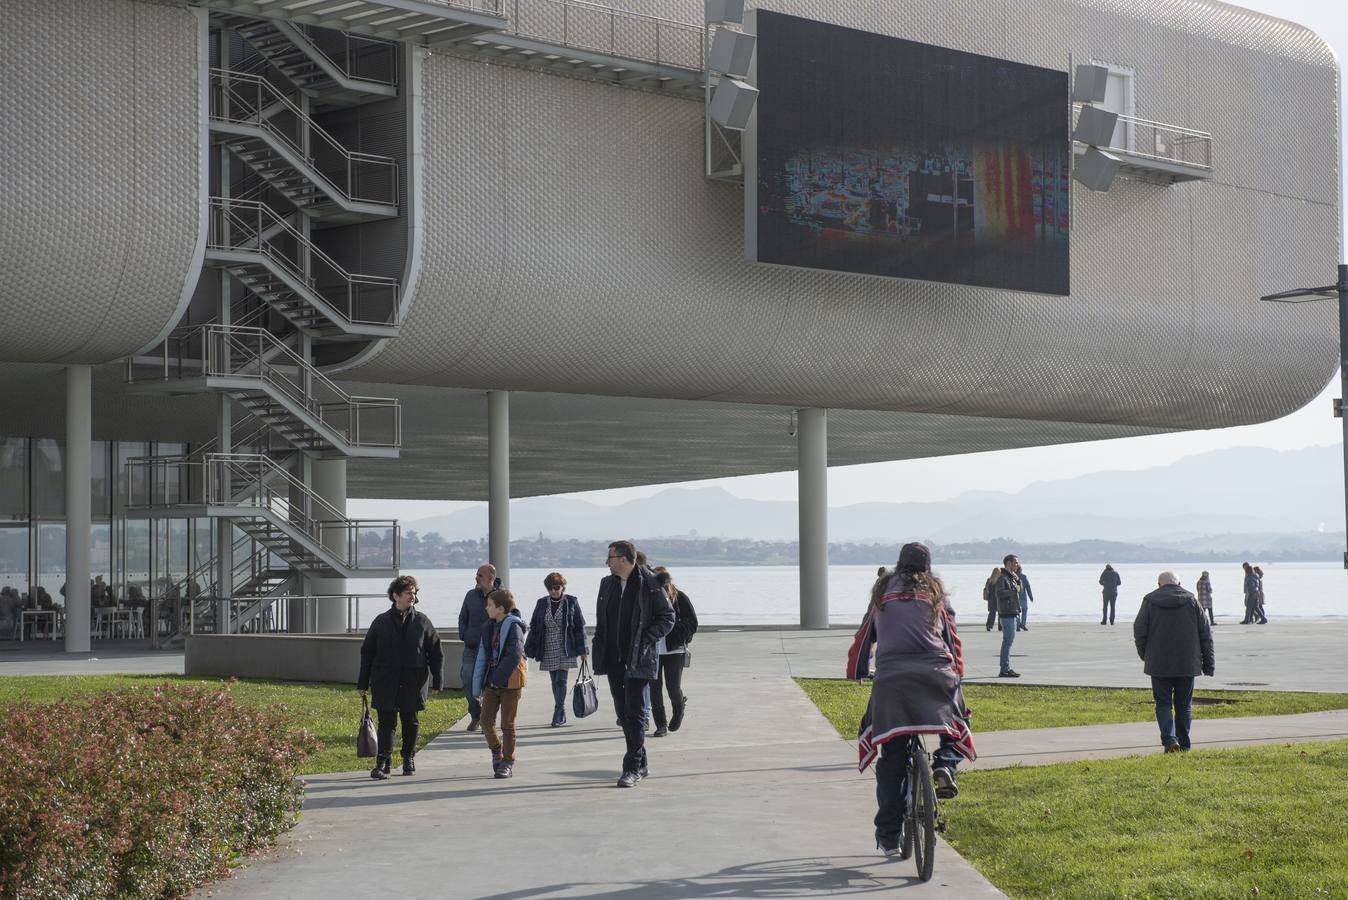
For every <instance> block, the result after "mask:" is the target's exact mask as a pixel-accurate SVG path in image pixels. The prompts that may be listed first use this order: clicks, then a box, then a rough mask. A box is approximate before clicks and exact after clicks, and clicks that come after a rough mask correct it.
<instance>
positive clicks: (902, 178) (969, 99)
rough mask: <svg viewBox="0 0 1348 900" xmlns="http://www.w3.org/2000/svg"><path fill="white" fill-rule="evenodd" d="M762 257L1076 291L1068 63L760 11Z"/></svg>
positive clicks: (753, 240)
mask: <svg viewBox="0 0 1348 900" xmlns="http://www.w3.org/2000/svg"><path fill="white" fill-rule="evenodd" d="M756 27H757V30H758V48H757V51H756V52H757V87H758V89H759V96H758V104H757V109H756V112H757V116H756V118H757V121H756V124H755V125H753V126H751V127H752V128H753V137H752V141H753V142H754V143H756V151H755V152H754V153H753V156H752V158H753V161H754V162H755V163H756V170H757V171H756V172H754V171H753V170H754V168H755V166H751V167H750V174H749V175H748V176H746V177H749V178H752V179H753V182H754V186H755V187H756V196H755V193H754V192H751V195H750V196H751V203H752V205H753V206H754V207H755V208H754V209H751V210H750V215H749V217H748V218H749V219H750V221H749V223H748V226H749V228H750V229H751V233H750V237H749V242H748V244H749V247H750V248H751V254H752V258H755V259H757V261H759V262H765V263H774V264H778V265H787V266H803V267H807V268H815V269H831V270H835V271H842V272H858V273H862V274H867V275H883V276H892V277H898V278H916V279H923V280H928V281H944V282H953V283H957V284H968V285H978V286H983V287H995V288H1003V289H1008V290H1018V291H1033V292H1037V293H1047V294H1067V293H1069V290H1068V289H1069V267H1068V234H1069V230H1070V225H1071V220H1070V210H1069V206H1070V204H1069V193H1068V182H1069V176H1070V172H1071V169H1070V163H1071V152H1072V145H1071V139H1070V136H1069V124H1070V123H1069V109H1070V105H1069V100H1068V80H1067V73H1066V72H1058V71H1054V70H1052V69H1042V68H1038V67H1035V66H1027V65H1022V64H1019V63H1013V62H1008V61H1006V60H1001V59H994V58H992V57H987V56H978V55H976V54H972V53H962V52H959V51H955V50H948V49H945V48H942V47H934V46H931V45H929V44H919V43H916V42H913V41H905V40H900V39H898V38H891V37H885V36H883V35H877V34H870V33H867V32H863V31H856V30H853V29H850V28H841V27H838V26H835V25H825V24H823V23H821V22H813V21H810V20H808V19H800V18H796V17H795V16H788V15H783V14H781V13H773V12H768V11H765V10H759V11H758V12H757V23H756Z"/></svg>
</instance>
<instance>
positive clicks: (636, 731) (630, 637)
mask: <svg viewBox="0 0 1348 900" xmlns="http://www.w3.org/2000/svg"><path fill="white" fill-rule="evenodd" d="M606 563H607V564H608V568H609V573H610V574H609V575H607V576H606V577H605V578H604V579H603V580H602V581H601V582H600V583H599V597H598V602H597V604H596V606H597V608H596V610H595V628H594V642H593V647H592V652H593V654H594V673H595V674H596V675H606V676H607V677H608V687H609V692H610V693H611V694H612V695H613V706H614V708H616V709H617V710H618V720H619V722H620V723H621V725H622V729H623V737H624V739H625V740H626V744H627V752H626V753H624V754H623V772H622V776H621V777H620V778H619V779H618V787H621V788H630V787H635V786H636V785H637V783H638V782H640V781H641V779H643V778H645V777H646V776H647V775H648V774H649V773H650V770H649V766H648V765H647V760H646V715H645V710H644V705H645V704H644V701H643V694H644V693H645V690H646V689H647V688H649V687H650V684H651V682H653V681H655V680H656V678H657V677H658V676H659V673H660V653H659V650H658V649H657V647H656V645H657V644H658V643H659V641H660V639H661V638H662V637H664V636H665V635H667V634H669V632H670V629H672V628H673V627H674V608H673V607H672V606H670V604H669V598H668V597H666V596H665V592H664V591H663V590H662V589H661V588H660V585H659V584H657V583H656V580H655V573H654V572H652V571H651V570H650V569H644V568H642V567H640V566H638V565H637V550H636V547H635V546H634V545H633V544H632V542H631V541H614V542H613V543H611V544H609V545H608V556H607V558H606Z"/></svg>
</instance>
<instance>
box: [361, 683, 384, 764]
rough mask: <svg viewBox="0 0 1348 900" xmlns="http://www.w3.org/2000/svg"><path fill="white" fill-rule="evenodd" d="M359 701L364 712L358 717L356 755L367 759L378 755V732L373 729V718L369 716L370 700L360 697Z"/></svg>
mask: <svg viewBox="0 0 1348 900" xmlns="http://www.w3.org/2000/svg"><path fill="white" fill-rule="evenodd" d="M360 702H361V705H362V706H364V707H365V712H364V714H363V715H362V716H361V717H360V730H359V731H357V732H356V757H357V758H358V759H369V758H370V757H373V756H378V755H379V732H378V731H376V730H375V727H374V719H372V718H370V701H369V700H368V699H366V698H365V697H361V698H360Z"/></svg>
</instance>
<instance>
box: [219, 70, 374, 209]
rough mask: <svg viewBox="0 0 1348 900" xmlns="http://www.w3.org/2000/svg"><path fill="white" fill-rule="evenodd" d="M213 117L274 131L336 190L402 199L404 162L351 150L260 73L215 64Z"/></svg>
mask: <svg viewBox="0 0 1348 900" xmlns="http://www.w3.org/2000/svg"><path fill="white" fill-rule="evenodd" d="M210 101H211V118H212V119H213V120H215V121H218V122H230V123H234V124H238V125H248V126H252V127H254V128H259V129H261V130H263V131H266V132H267V133H268V134H271V135H273V136H274V137H276V138H277V139H278V140H279V141H281V142H282V143H284V144H285V145H286V146H287V147H289V148H290V150H291V152H292V153H294V154H295V155H296V156H298V157H299V158H300V159H302V160H304V162H305V163H306V164H307V165H308V166H309V167H310V168H312V169H313V172H314V174H316V175H317V176H318V180H319V181H321V182H323V186H325V187H327V188H328V189H329V190H330V192H331V193H333V194H335V195H337V196H341V197H343V198H345V199H347V200H350V201H354V202H366V203H384V204H389V205H396V204H397V202H398V164H397V163H396V162H394V161H393V160H392V159H390V158H389V157H387V156H377V155H375V154H373V153H360V152H357V151H353V150H347V149H346V148H345V147H343V146H342V145H341V144H340V143H339V142H338V141H337V139H336V138H334V137H333V136H332V135H330V134H328V133H327V132H326V131H324V130H323V128H322V127H321V126H320V125H319V124H318V123H317V122H315V121H313V120H312V119H310V118H309V117H308V116H307V115H305V113H304V112H303V111H302V110H301V109H300V108H299V107H298V106H296V105H295V104H294V103H293V102H291V100H290V98H289V97H287V96H286V95H285V94H284V93H283V92H282V91H280V90H279V89H278V88H277V87H276V86H275V85H274V84H272V83H271V82H270V81H268V80H267V79H265V78H263V77H262V76H260V75H256V74H251V73H248V72H242V71H232V70H229V69H214V68H213V69H211V90H210Z"/></svg>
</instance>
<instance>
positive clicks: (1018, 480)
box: [349, 0, 1348, 520]
mask: <svg viewBox="0 0 1348 900" xmlns="http://www.w3.org/2000/svg"><path fill="white" fill-rule="evenodd" d="M1238 5H1240V6H1245V7H1247V8H1249V9H1254V10H1258V11H1260V12H1264V13H1268V14H1269V15H1275V16H1279V17H1281V18H1284V19H1290V20H1291V21H1293V22H1297V23H1299V24H1302V25H1305V26H1307V27H1309V28H1311V29H1312V30H1313V31H1315V32H1316V33H1317V34H1319V35H1320V36H1321V37H1323V38H1324V39H1325V40H1326V41H1328V42H1329V44H1330V46H1332V47H1333V48H1334V49H1335V52H1336V53H1338V54H1339V57H1340V60H1342V58H1343V53H1344V51H1345V48H1348V15H1345V13H1344V12H1343V7H1342V0H1337V2H1329V0H1281V2H1270V0H1246V2H1244V3H1240V4H1238ZM1193 125H1194V127H1197V128H1202V127H1203V125H1202V123H1201V122H1195V123H1193ZM1342 127H1343V122H1340V129H1341V130H1340V134H1342V133H1343V131H1342ZM1341 174H1342V173H1341ZM1334 262H1336V261H1335V260H1326V261H1325V278H1324V280H1323V281H1322V283H1326V284H1327V283H1329V282H1330V281H1332V280H1333V269H1332V265H1333V263H1334ZM1297 286H1299V285H1288V287H1297ZM1325 302H1328V301H1325ZM1337 396H1339V382H1338V378H1337V376H1336V377H1335V378H1334V379H1333V380H1332V381H1331V382H1330V384H1329V385H1328V386H1327V387H1326V389H1325V390H1324V391H1323V392H1322V393H1321V395H1320V396H1319V397H1317V398H1316V399H1315V400H1313V401H1311V402H1310V403H1309V404H1307V405H1306V406H1305V407H1304V408H1302V409H1301V410H1299V411H1297V412H1295V413H1293V414H1292V415H1290V416H1287V417H1285V418H1283V419H1279V420H1277V421H1274V422H1267V423H1264V424H1262V425H1247V426H1242V427H1239V428H1223V429H1216V430H1212V431H1191V432H1184V433H1180V434H1168V435H1158V436H1155V437H1140V438H1124V439H1121V440H1115V441H1098V442H1094V443H1088V444H1065V445H1060V446H1056V447H1043V448H1032V449H1027V450H1003V451H998V452H994V453H978V454H971V455H968V456H949V457H943V458H939V459H923V460H912V461H907V462H891V463H874V464H871V465H864V466H842V467H835V468H832V469H830V470H829V486H828V489H829V504H830V505H831V506H845V505H848V504H852V503H861V502H865V501H867V500H872V499H879V498H884V499H892V498H893V497H894V496H896V495H898V494H900V493H902V494H903V495H904V496H905V497H906V498H908V499H911V500H942V499H945V498H947V497H952V496H955V495H956V494H960V493H962V492H964V491H970V490H1007V491H1016V490H1019V489H1020V488H1023V487H1025V486H1026V485H1027V484H1030V483H1031V482H1034V481H1044V480H1049V479H1058V478H1071V477H1074V476H1077V475H1083V474H1086V473H1089V472H1098V471H1102V470H1110V469H1143V468H1148V467H1151V466H1157V465H1164V464H1166V463H1170V462H1174V461H1175V460H1177V459H1181V458H1183V457H1185V456H1192V455H1194V454H1195V453H1203V452H1205V451H1208V450H1216V449H1219V448H1222V447H1271V448H1274V449H1280V450H1291V449H1295V448H1298V447H1309V446H1315V445H1324V444H1331V443H1335V442H1337V441H1339V440H1341V438H1342V434H1343V432H1342V424H1341V422H1340V421H1339V420H1338V419H1336V418H1334V417H1333V415H1332V414H1331V409H1332V407H1331V404H1332V398H1334V397H1337ZM691 484H696V485H720V486H721V487H723V488H725V489H726V490H727V491H730V492H731V493H733V494H736V495H738V496H741V497H752V498H757V499H765V500H788V499H795V496H796V476H795V473H794V472H781V473H777V474H774V475H751V476H746V477H743V478H723V479H717V480H713V481H700V482H692V483H691ZM665 487H666V485H653V486H650V487H641V488H620V489H617V490H611V491H591V492H588V493H584V494H576V495H574V496H576V497H578V498H583V499H585V500H589V501H591V502H593V503H603V504H613V503H622V502H624V501H626V500H630V499H632V498H634V497H640V496H647V495H650V494H653V493H656V492H657V491H659V490H663V489H664V488H665ZM467 505H469V504H465V503H447V502H436V501H425V500H421V501H402V502H393V501H388V500H351V501H350V502H349V509H350V513H351V514H352V515H356V516H362V515H363V516H370V515H378V516H380V517H387V516H394V517H396V518H399V519H402V520H412V519H418V518H424V517H426V516H432V515H438V514H440V513H444V512H447V511H449V510H451V509H458V508H462V507H464V506H467Z"/></svg>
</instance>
